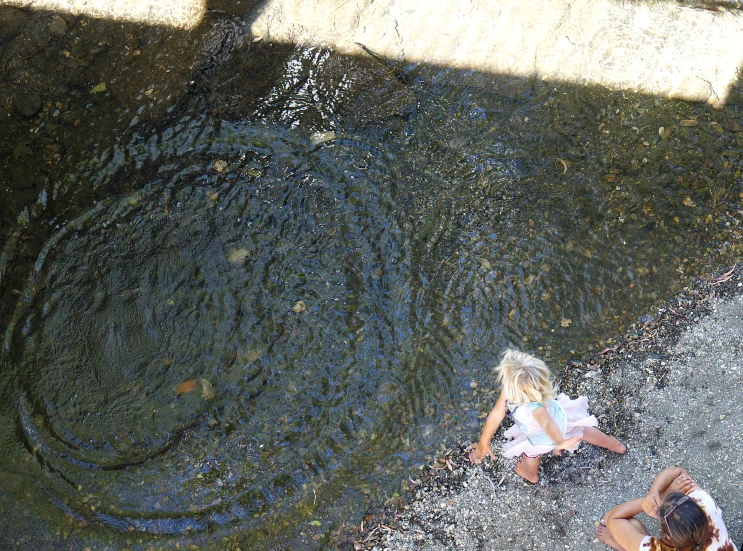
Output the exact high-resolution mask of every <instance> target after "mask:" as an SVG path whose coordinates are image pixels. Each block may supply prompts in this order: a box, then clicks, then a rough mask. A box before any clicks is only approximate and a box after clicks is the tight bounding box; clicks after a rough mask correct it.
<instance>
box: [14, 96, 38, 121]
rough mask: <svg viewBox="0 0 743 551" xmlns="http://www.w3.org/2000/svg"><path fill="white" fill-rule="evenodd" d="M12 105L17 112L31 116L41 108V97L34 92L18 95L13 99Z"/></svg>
mask: <svg viewBox="0 0 743 551" xmlns="http://www.w3.org/2000/svg"><path fill="white" fill-rule="evenodd" d="M13 107H15V110H16V111H18V113H19V114H21V115H23V116H24V117H27V118H31V117H33V116H34V115H36V113H38V112H39V110H40V109H41V97H40V96H39V94H36V93H34V92H32V93H30V94H24V95H22V96H18V97H16V98H15V99H14V100H13Z"/></svg>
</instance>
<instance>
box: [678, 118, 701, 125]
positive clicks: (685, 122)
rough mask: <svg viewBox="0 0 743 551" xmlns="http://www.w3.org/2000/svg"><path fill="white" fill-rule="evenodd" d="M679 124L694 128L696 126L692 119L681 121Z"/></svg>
mask: <svg viewBox="0 0 743 551" xmlns="http://www.w3.org/2000/svg"><path fill="white" fill-rule="evenodd" d="M679 124H680V125H681V126H696V125H697V121H696V120H694V119H686V120H683V121H679Z"/></svg>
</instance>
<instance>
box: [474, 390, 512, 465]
mask: <svg viewBox="0 0 743 551" xmlns="http://www.w3.org/2000/svg"><path fill="white" fill-rule="evenodd" d="M505 416H506V395H505V394H503V393H502V392H501V393H500V396H498V401H497V402H496V403H495V407H494V408H493V409H492V410H490V414H489V415H488V418H487V420H486V421H485V426H484V427H483V429H482V434H481V435H480V441H479V442H478V443H477V445H474V444H473V447H472V450H471V451H470V461H472V462H473V463H480V462H482V460H483V459H485V457H486V456H488V455H489V456H490V457H492V458H493V459H495V455H494V454H493V448H492V447H490V441H491V440H492V439H493V436H495V431H497V430H498V427H500V424H501V423H502V422H503V418H504V417H505Z"/></svg>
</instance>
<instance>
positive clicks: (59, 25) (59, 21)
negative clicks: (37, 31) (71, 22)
mask: <svg viewBox="0 0 743 551" xmlns="http://www.w3.org/2000/svg"><path fill="white" fill-rule="evenodd" d="M66 32H67V21H65V20H64V18H62V17H60V16H59V15H55V16H54V17H53V18H52V22H51V23H49V33H50V34H51V35H52V36H56V37H57V38H62V37H63V36H64V35H65V33H66Z"/></svg>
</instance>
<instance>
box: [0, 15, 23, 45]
mask: <svg viewBox="0 0 743 551" xmlns="http://www.w3.org/2000/svg"><path fill="white" fill-rule="evenodd" d="M25 26H26V14H25V13H24V12H23V10H20V9H18V8H11V7H10V6H2V7H0V44H4V43H6V42H10V41H11V40H13V39H14V38H15V37H16V36H18V35H19V34H20V33H21V31H22V30H23V27H25Z"/></svg>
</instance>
